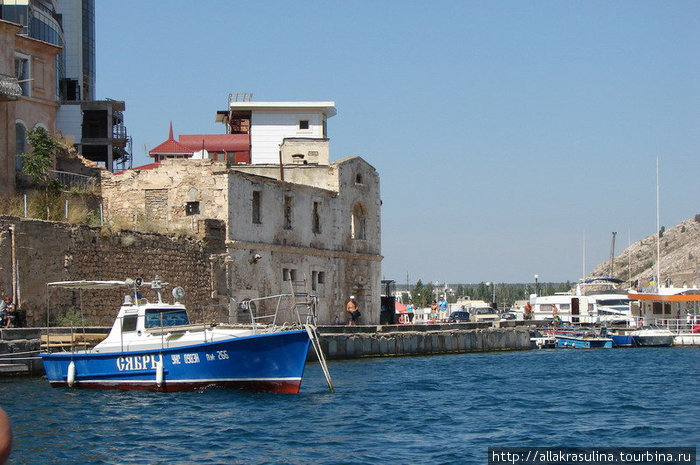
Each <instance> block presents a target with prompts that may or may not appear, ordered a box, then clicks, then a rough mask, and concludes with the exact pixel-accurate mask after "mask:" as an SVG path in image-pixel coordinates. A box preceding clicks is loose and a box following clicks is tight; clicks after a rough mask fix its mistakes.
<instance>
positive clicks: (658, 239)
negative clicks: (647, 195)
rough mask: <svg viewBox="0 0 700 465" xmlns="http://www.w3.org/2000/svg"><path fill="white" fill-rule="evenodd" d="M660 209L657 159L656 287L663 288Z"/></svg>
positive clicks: (657, 161) (657, 163) (657, 165)
mask: <svg viewBox="0 0 700 465" xmlns="http://www.w3.org/2000/svg"><path fill="white" fill-rule="evenodd" d="M659 208H660V207H659V157H656V287H660V286H661V216H660V213H659Z"/></svg>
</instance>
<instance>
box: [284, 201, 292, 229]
mask: <svg viewBox="0 0 700 465" xmlns="http://www.w3.org/2000/svg"><path fill="white" fill-rule="evenodd" d="M283 213H284V229H292V196H290V195H285V196H284V212H283Z"/></svg>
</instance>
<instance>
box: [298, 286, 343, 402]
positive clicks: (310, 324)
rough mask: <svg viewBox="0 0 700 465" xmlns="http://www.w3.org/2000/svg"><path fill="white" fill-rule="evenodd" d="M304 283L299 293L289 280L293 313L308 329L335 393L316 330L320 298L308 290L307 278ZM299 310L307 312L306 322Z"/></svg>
mask: <svg viewBox="0 0 700 465" xmlns="http://www.w3.org/2000/svg"><path fill="white" fill-rule="evenodd" d="M302 283H303V287H304V292H298V291H296V290H295V289H294V284H295V282H294V281H292V280H291V279H290V280H289V286H290V288H291V291H292V292H291V295H292V311H293V312H295V313H296V315H297V317H298V319H299V323H301V324H302V325H303V326H304V329H306V334H308V335H309V339H310V340H311V345H312V346H313V347H314V352H316V357H317V358H318V362H319V363H320V365H321V369H322V370H323V375H324V376H325V377H326V383H327V384H328V389H329V390H330V391H331V392H335V388H334V387H333V380H331V373H330V371H328V364H327V363H326V356H325V355H324V353H323V349H321V341H320V340H319V336H318V331H317V330H316V302H317V301H318V298H317V297H316V296H315V295H311V292H310V290H309V288H308V282H307V281H306V277H304V280H303V281H302ZM297 298H300V299H302V300H297ZM299 309H305V310H306V320H305V321H302V318H301V314H300V313H299Z"/></svg>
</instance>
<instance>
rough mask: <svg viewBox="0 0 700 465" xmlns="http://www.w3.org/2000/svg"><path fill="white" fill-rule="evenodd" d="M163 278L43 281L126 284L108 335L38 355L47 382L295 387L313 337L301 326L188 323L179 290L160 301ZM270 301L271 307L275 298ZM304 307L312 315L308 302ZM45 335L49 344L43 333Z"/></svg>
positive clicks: (103, 285) (174, 388)
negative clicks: (150, 296)
mask: <svg viewBox="0 0 700 465" xmlns="http://www.w3.org/2000/svg"><path fill="white" fill-rule="evenodd" d="M165 284H166V283H161V282H160V281H159V280H158V278H156V279H155V280H154V281H153V282H152V283H141V282H139V280H136V281H134V280H127V281H68V282H55V283H49V287H64V288H72V289H105V288H114V287H127V288H130V290H131V295H126V296H125V298H124V303H123V304H122V306H121V308H120V310H119V314H118V316H117V318H116V320H115V322H114V325H113V326H112V330H111V331H110V333H109V335H108V336H107V338H106V339H105V340H104V341H102V342H100V343H99V344H97V346H95V347H94V348H92V349H84V350H72V351H70V352H53V353H50V352H46V353H42V354H40V355H41V357H42V359H43V362H44V367H45V369H46V375H47V377H48V380H49V382H50V383H51V386H54V387H56V386H72V387H79V388H99V389H124V390H132V389H141V390H156V391H186V390H195V389H202V388H207V387H212V386H217V387H231V388H244V389H251V390H257V391H271V392H288V393H296V392H299V387H300V385H301V380H302V376H303V373H304V366H305V362H306V358H307V354H308V351H309V345H310V344H311V342H312V339H313V337H314V335H315V332H313V331H312V330H311V329H310V327H309V326H308V325H307V326H306V327H303V326H301V325H300V326H297V329H290V330H280V328H279V327H275V326H265V325H260V324H256V323H255V321H256V320H255V319H252V325H251V327H249V328H234V327H222V326H213V325H210V324H209V325H204V324H191V322H190V319H189V316H188V314H187V310H186V309H185V306H184V305H183V304H181V303H179V302H178V301H177V300H178V299H181V298H182V296H183V295H184V291H183V290H182V288H179V287H176V288H175V289H173V297H174V298H175V302H174V303H164V302H163V301H162V299H161V292H160V291H161V287H162V286H163V285H165ZM141 285H144V286H145V285H148V286H149V287H151V288H152V289H153V290H155V291H156V294H157V299H156V301H154V302H149V301H147V300H146V299H144V298H142V297H141V295H140V286H141ZM276 297H281V296H276ZM261 300H262V299H258V302H257V305H258V306H260V307H262V306H263V305H264V304H263V303H262V302H261ZM271 304H272V305H270V306H271V307H272V308H273V309H275V311H274V312H273V313H276V312H277V310H279V300H277V302H276V303H275V301H273V302H271ZM275 304H276V305H277V306H276V308H275ZM248 310H249V311H250V313H251V317H252V316H253V313H254V310H255V307H254V305H249V306H248ZM307 310H308V311H309V313H310V315H309V318H311V316H312V315H313V310H314V309H313V305H311V306H309V307H308V308H307ZM273 316H274V315H273ZM47 339H48V344H47V345H48V347H49V349H50V348H51V347H52V345H51V335H50V333H49V334H47ZM57 345H60V344H57Z"/></svg>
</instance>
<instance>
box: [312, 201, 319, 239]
mask: <svg viewBox="0 0 700 465" xmlns="http://www.w3.org/2000/svg"><path fill="white" fill-rule="evenodd" d="M320 206H321V202H314V207H313V211H312V213H311V216H312V222H313V223H312V225H311V229H312V230H313V232H314V233H316V234H318V233H320V232H321V215H320V213H319V208H320Z"/></svg>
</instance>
